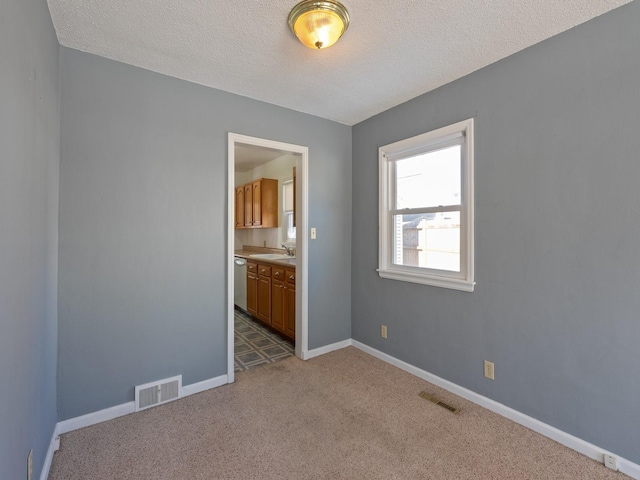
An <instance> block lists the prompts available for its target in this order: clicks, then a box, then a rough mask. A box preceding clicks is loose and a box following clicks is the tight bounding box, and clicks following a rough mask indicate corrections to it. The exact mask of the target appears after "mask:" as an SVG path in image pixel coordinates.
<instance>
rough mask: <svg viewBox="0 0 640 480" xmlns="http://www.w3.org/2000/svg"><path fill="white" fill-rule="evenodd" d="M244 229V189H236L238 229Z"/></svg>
mask: <svg viewBox="0 0 640 480" xmlns="http://www.w3.org/2000/svg"><path fill="white" fill-rule="evenodd" d="M242 227H244V187H238V188H236V228H242Z"/></svg>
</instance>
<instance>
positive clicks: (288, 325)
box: [284, 283, 296, 340]
mask: <svg viewBox="0 0 640 480" xmlns="http://www.w3.org/2000/svg"><path fill="white" fill-rule="evenodd" d="M284 334H285V335H286V336H288V337H289V338H291V339H293V340H295V339H296V287H295V286H294V285H291V284H289V283H285V285H284Z"/></svg>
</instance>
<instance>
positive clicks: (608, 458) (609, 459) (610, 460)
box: [604, 454, 618, 470]
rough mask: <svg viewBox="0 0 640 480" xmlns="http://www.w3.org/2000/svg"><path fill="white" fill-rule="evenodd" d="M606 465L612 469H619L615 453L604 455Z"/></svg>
mask: <svg viewBox="0 0 640 480" xmlns="http://www.w3.org/2000/svg"><path fill="white" fill-rule="evenodd" d="M604 466H605V467H607V468H610V469H611V470H618V459H617V458H616V457H614V456H613V455H607V454H605V455H604Z"/></svg>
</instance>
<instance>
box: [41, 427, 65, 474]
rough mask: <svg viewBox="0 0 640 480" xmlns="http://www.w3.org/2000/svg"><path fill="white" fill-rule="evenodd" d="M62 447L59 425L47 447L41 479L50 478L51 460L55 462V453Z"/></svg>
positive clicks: (54, 429) (55, 428)
mask: <svg viewBox="0 0 640 480" xmlns="http://www.w3.org/2000/svg"><path fill="white" fill-rule="evenodd" d="M59 449H60V437H59V436H58V425H56V426H55V427H54V428H53V434H52V435H51V441H50V442H49V448H48V449H47V456H46V457H44V464H43V465H42V471H41V473H40V480H47V478H49V471H50V470H51V462H53V454H54V453H55V452H57V451H58V450H59Z"/></svg>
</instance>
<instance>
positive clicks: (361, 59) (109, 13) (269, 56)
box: [48, 0, 630, 125]
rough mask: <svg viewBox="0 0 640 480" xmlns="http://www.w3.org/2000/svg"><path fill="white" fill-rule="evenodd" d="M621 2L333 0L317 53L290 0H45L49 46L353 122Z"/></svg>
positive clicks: (337, 119)
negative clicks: (305, 40)
mask: <svg viewBox="0 0 640 480" xmlns="http://www.w3.org/2000/svg"><path fill="white" fill-rule="evenodd" d="M629 1H630V0H523V1H513V0H404V1H402V0H396V1H392V0H373V1H372V0H343V3H344V5H345V6H346V7H347V9H348V10H349V14H350V16H351V25H350V27H349V29H348V30H347V32H346V33H345V35H344V36H343V37H342V39H341V40H340V41H339V42H338V43H337V44H336V45H334V46H333V47H331V48H328V49H325V50H311V49H309V48H306V47H304V46H302V44H300V43H299V42H298V41H297V39H296V38H295V37H294V36H293V35H292V34H291V32H290V31H289V29H288V26H287V15H288V14H289V11H290V10H291V8H292V7H293V6H294V5H295V4H296V3H297V1H296V0H269V1H263V2H260V1H257V0H108V1H106V0H48V2H49V8H50V10H51V16H52V18H53V22H54V26H55V28H56V32H57V35H58V40H59V41H60V43H61V44H62V45H64V46H66V47H70V48H74V49H78V50H82V51H85V52H90V53H94V54H96V55H100V56H103V57H107V58H111V59H114V60H118V61H120V62H124V63H128V64H131V65H135V66H138V67H142V68H145V69H148V70H152V71H154V72H160V73H164V74H166V75H170V76H173V77H177V78H182V79H185V80H189V81H192V82H195V83H199V84H202V85H207V86H211V87H215V88H218V89H221V90H226V91H228V92H233V93H237V94H240V95H244V96H246V97H250V98H254V99H258V100H262V101H265V102H269V103H272V104H275V105H281V106H283V107H288V108H291V109H294V110H298V111H301V112H305V113H309V114H312V115H317V116H320V117H323V118H328V119H330V120H336V121H338V122H341V123H344V124H347V125H353V124H355V123H358V122H360V121H362V120H365V119H366V118H369V117H371V116H373V115H375V114H377V113H379V112H382V111H384V110H386V109H388V108H390V107H393V106H395V105H398V104H400V103H402V102H404V101H406V100H409V99H411V98H413V97H416V96H418V95H420V94H422V93H425V92H427V91H429V90H432V89H434V88H436V87H439V86H441V85H444V84H446V83H449V82H451V81H453V80H455V79H457V78H460V77H462V76H464V75H466V74H468V73H471V72H473V71H475V70H478V69H479V68H482V67H484V66H486V65H489V64H490V63H493V62H495V61H497V60H500V59H501V58H504V57H506V56H508V55H511V54H512V53H515V52H517V51H519V50H522V49H523V48H526V47H528V46H530V45H533V44H535V43H537V42H540V41H541V40H544V39H546V38H548V37H551V36H553V35H555V34H557V33H560V32H562V31H564V30H568V29H569V28H571V27H573V26H575V25H578V24H580V23H582V22H585V21H587V20H589V19H591V18H593V17H596V16H598V15H601V14H602V13H605V12H607V11H609V10H611V9H613V8H616V7H618V6H620V5H623V4H625V3H629Z"/></svg>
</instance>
